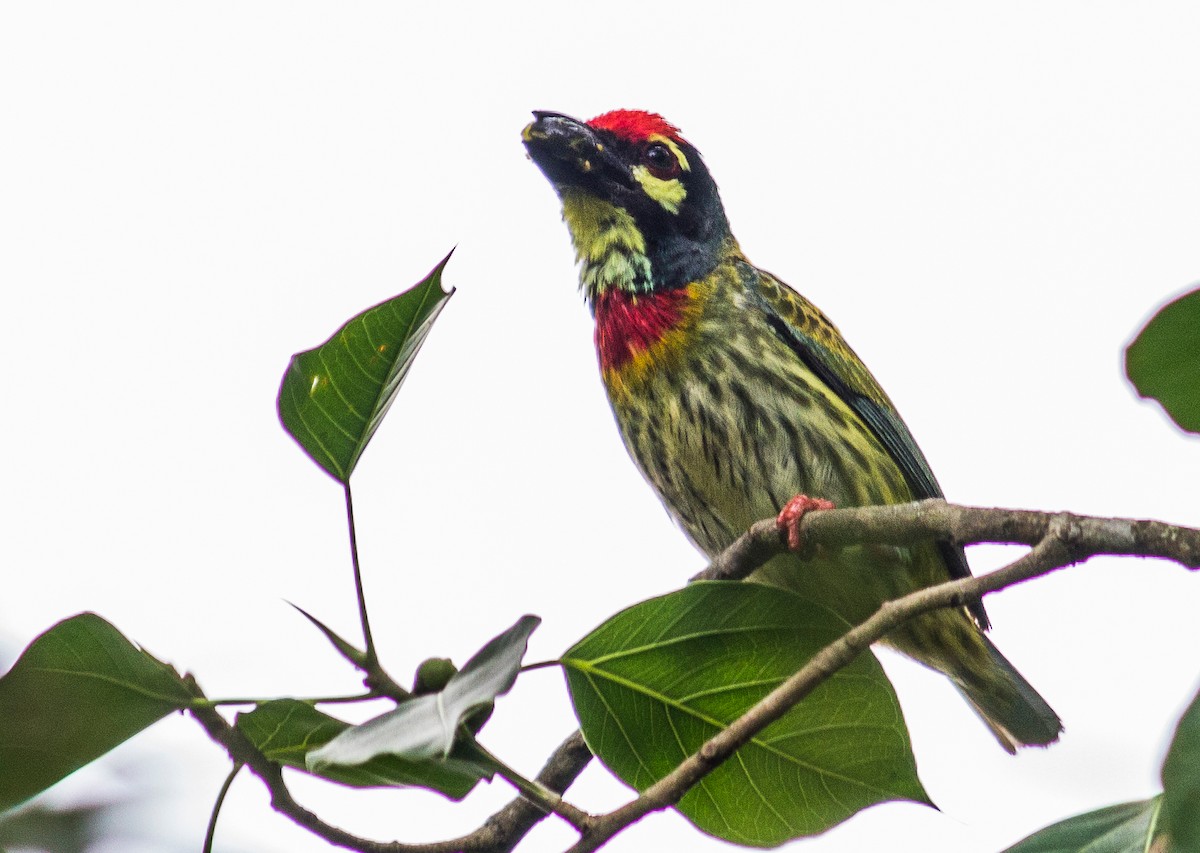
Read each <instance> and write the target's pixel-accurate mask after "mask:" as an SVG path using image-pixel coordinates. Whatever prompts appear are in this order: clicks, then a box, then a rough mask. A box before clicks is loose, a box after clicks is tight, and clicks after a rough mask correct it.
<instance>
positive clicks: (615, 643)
mask: <svg viewBox="0 0 1200 853" xmlns="http://www.w3.org/2000/svg"><path fill="white" fill-rule="evenodd" d="M849 627H850V626H849V625H847V624H846V622H844V621H843V620H842V619H841V618H839V617H838V616H837V615H835V614H833V613H831V612H830V611H828V610H825V609H824V608H821V607H819V606H816V605H814V604H811V603H809V602H806V601H804V600H803V599H801V598H799V597H797V596H795V595H792V594H791V593H788V592H784V591H783V590H779V589H773V588H769V587H765V586H761V585H759V584H753V583H696V584H692V585H690V586H688V587H687V588H685V589H683V590H680V591H679V592H675V593H671V594H670V595H666V596H663V597H661V598H655V599H651V600H650V601H645V602H642V603H641V604H637V605H635V606H633V607H631V608H629V609H628V610H625V611H623V612H621V613H618V614H617V615H616V616H614V617H613V618H612V619H610V620H609V621H608V622H606V623H604V625H602V626H601V627H599V628H598V629H596V630H595V631H594V632H592V633H591V634H590V635H589V636H588V637H586V638H585V639H584V640H582V641H581V642H579V643H578V644H577V645H576V646H575V647H574V648H572V649H571V650H570V651H568V652H567V654H566V655H565V657H564V660H563V664H564V667H565V670H566V674H567V683H568V686H569V688H570V691H571V698H572V701H573V702H574V704H575V712H576V714H577V715H578V716H579V721H580V725H581V727H582V729H583V734H584V737H585V739H586V740H587V743H588V746H590V747H591V748H592V751H593V752H594V753H595V754H596V755H597V756H599V758H600V759H601V760H602V761H603V762H604V763H605V764H606V765H607V766H608V767H609V769H611V770H612V771H613V772H614V773H615V774H616V775H617V776H619V777H620V778H621V779H623V780H624V781H625V782H627V783H628V784H630V785H632V786H633V787H634V788H636V789H638V790H644V789H645V788H647V787H649V786H650V785H651V784H653V783H654V782H656V781H658V780H659V779H661V778H662V777H663V776H665V775H666V774H667V773H668V772H670V771H671V770H673V769H674V768H675V767H676V766H677V765H678V764H679V762H681V761H682V760H683V759H684V758H686V757H687V756H689V755H691V754H692V753H694V752H695V751H696V750H698V749H699V748H700V746H701V744H703V743H704V742H705V741H706V740H708V739H709V738H711V737H712V736H713V735H715V734H717V732H718V731H720V730H721V729H723V728H725V727H726V726H728V724H729V723H731V722H732V721H734V720H736V719H737V718H738V717H740V716H741V715H742V714H743V713H745V712H746V711H747V710H748V709H749V708H750V707H751V706H753V705H754V704H755V703H756V702H758V701H759V700H760V699H762V698H763V697H764V696H766V695H767V693H769V692H770V691H771V690H773V689H774V688H775V687H777V686H779V684H780V683H782V682H783V681H784V680H785V679H787V678H788V677H789V676H791V675H792V674H793V673H794V672H796V671H797V670H799V669H800V668H801V667H802V666H803V665H804V664H805V663H806V662H807V661H808V660H809V659H810V658H811V657H812V656H813V654H814V653H815V652H817V651H818V650H820V649H821V648H823V647H824V646H825V645H827V644H828V643H829V642H831V641H833V640H834V639H836V638H838V637H840V636H841V635H842V634H843V633H845V632H846V630H848V629H849ZM898 799H901V800H913V801H915V802H922V803H928V802H929V799H928V797H927V795H926V794H925V791H924V789H923V788H922V787H921V783H920V781H919V780H918V779H917V773H916V764H915V761H914V759H913V756H912V749H911V746H910V744H909V738H908V730H907V729H906V728H905V725H904V718H903V716H902V714H901V712H900V706H899V703H898V702H897V700H896V695H895V693H894V692H893V690H892V687H891V684H890V683H889V682H888V680H887V678H886V676H884V674H883V670H882V669H881V668H880V666H879V663H878V662H877V661H876V660H875V658H874V656H873V655H871V654H864V655H862V656H860V657H859V659H858V660H856V661H855V662H854V663H853V664H851V665H850V666H849V667H846V668H845V669H843V670H841V671H840V672H838V673H837V674H836V675H834V676H833V677H832V678H831V679H830V680H828V681H827V682H825V683H824V684H822V685H821V686H820V687H818V688H817V689H816V690H815V691H813V693H812V694H811V695H810V696H808V697H807V698H806V699H804V701H802V702H800V703H799V704H798V705H797V706H796V707H795V708H793V709H792V710H791V711H790V712H788V714H787V715H785V716H784V717H783V718H781V719H780V720H777V721H776V722H775V723H773V724H771V725H770V726H768V727H767V728H766V729H765V730H763V731H762V732H760V733H759V735H758V736H757V737H755V738H754V739H753V740H752V741H751V742H750V743H748V744H746V745H745V746H744V747H742V748H741V749H740V750H738V752H737V754H736V755H735V756H734V757H733V758H732V759H731V760H729V761H726V762H725V763H724V764H722V765H721V766H720V767H718V768H717V769H716V770H715V771H714V772H713V773H711V774H709V775H708V776H707V777H706V778H705V779H704V780H703V781H702V782H701V783H700V784H699V785H698V786H696V787H695V788H694V789H693V790H692V791H690V792H689V793H688V794H687V795H686V796H685V797H684V798H683V800H681V801H680V803H679V806H678V808H679V810H680V811H681V812H683V814H684V815H686V816H687V817H688V818H689V819H690V820H691V821H692V822H693V823H695V824H696V825H697V826H698V827H699V828H700V829H702V830H704V831H705V832H708V833H711V834H713V835H716V836H718V837H720V838H724V839H726V840H729V841H734V842H737V843H738V844H747V845H754V846H761V847H770V846H775V845H778V844H782V843H783V842H785V841H787V840H789V839H792V838H797V837H799V836H804V835H815V834H816V833H819V832H823V831H825V830H826V829H828V828H830V827H831V826H833V825H835V824H837V823H839V822H841V821H843V820H845V819H846V818H848V817H850V816H851V815H853V814H854V813H855V812H857V811H859V810H861V809H863V808H866V807H867V806H869V805H872V804H873V803H878V802H882V801H884V800H898Z"/></svg>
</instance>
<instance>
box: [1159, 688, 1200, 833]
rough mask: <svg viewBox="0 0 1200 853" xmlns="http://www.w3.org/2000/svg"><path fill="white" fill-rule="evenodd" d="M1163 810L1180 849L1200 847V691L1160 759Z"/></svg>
mask: <svg viewBox="0 0 1200 853" xmlns="http://www.w3.org/2000/svg"><path fill="white" fill-rule="evenodd" d="M1162 780H1163V813H1164V816H1165V818H1166V824H1167V826H1168V827H1170V832H1171V838H1172V840H1173V842H1174V844H1175V846H1176V847H1177V849H1179V850H1200V693H1198V694H1197V695H1196V698H1195V699H1193V700H1192V704H1191V705H1190V706H1188V709H1187V710H1186V711H1184V713H1183V718H1182V719H1180V721H1179V725H1178V726H1177V727H1176V729H1175V737H1174V738H1173V739H1172V741H1171V746H1170V747H1169V748H1168V749H1167V757H1166V760H1165V761H1163V768H1162Z"/></svg>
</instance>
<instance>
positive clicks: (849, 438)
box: [611, 357, 907, 555]
mask: <svg viewBox="0 0 1200 853" xmlns="http://www.w3.org/2000/svg"><path fill="white" fill-rule="evenodd" d="M713 361H715V364H713V363H711V362H710V363H709V364H708V365H706V366H709V367H711V368H712V369H710V370H705V371H703V372H700V371H694V372H693V371H688V370H681V371H676V372H666V371H664V372H662V373H660V374H658V375H655V376H654V377H652V378H651V379H650V380H649V381H647V382H646V383H645V384H644V385H643V386H642V387H641V388H640V389H637V393H625V394H622V395H613V396H612V397H611V402H612V404H613V411H614V413H615V415H616V420H617V424H618V426H619V427H620V430H621V435H622V438H623V439H624V441H625V444H626V447H627V448H628V449H629V452H630V454H631V455H632V456H633V458H634V460H635V461H636V462H637V464H638V467H639V468H640V469H641V471H642V473H643V474H644V475H645V477H646V479H647V480H648V481H649V482H650V484H651V485H652V486H653V487H654V489H655V490H656V491H657V492H658V495H659V497H660V498H661V499H662V501H663V503H664V504H665V505H666V507H667V510H668V511H669V512H670V513H671V514H672V516H674V517H675V519H676V520H677V521H678V522H679V524H680V525H681V526H682V527H683V529H684V530H685V531H687V533H688V535H689V536H690V537H691V538H692V540H693V541H694V542H695V543H696V545H697V546H698V547H699V548H700V549H701V550H703V551H704V552H705V553H707V554H709V555H713V554H716V553H718V552H720V551H721V550H723V549H724V548H726V547H727V546H728V545H729V544H730V543H731V542H732V541H733V540H734V539H736V538H737V537H738V536H739V535H741V534H742V533H743V532H745V530H746V529H747V528H748V527H749V526H750V525H751V524H753V523H754V522H756V521H758V520H760V519H763V518H768V517H772V516H774V515H775V514H777V513H778V512H779V510H780V509H781V508H782V507H783V505H784V504H785V503H786V502H787V501H788V500H789V499H790V498H791V497H793V496H794V495H796V494H808V495H810V496H812V497H821V498H826V499H827V500H831V501H833V502H834V503H835V504H836V505H838V506H857V505H863V504H872V503H892V502H895V501H897V500H906V499H907V489H906V487H905V485H904V483H903V479H902V475H900V473H899V472H898V471H895V470H889V469H894V468H895V466H894V464H892V463H891V461H890V458H889V457H887V455H886V452H885V451H884V450H883V448H882V447H881V446H880V445H879V444H878V442H877V441H876V440H875V439H874V437H873V436H871V435H870V434H869V433H868V431H867V430H866V427H864V426H863V425H862V424H861V423H860V422H859V421H858V420H857V419H856V418H854V417H853V416H852V415H851V414H850V413H849V412H848V410H845V407H844V406H843V405H841V404H840V401H838V400H837V399H836V398H834V397H832V395H831V394H830V393H829V392H828V391H827V389H825V388H824V386H822V385H819V384H818V383H817V381H816V379H815V378H812V377H811V374H809V375H808V377H805V376H804V375H803V373H801V372H800V371H798V370H796V369H795V368H794V367H792V366H791V365H789V367H792V370H793V372H794V373H795V374H796V375H791V376H789V375H787V374H784V373H778V372H777V373H775V374H772V373H771V371H770V370H767V371H763V375H755V374H753V373H752V374H750V375H749V377H746V376H745V371H741V375H742V377H743V378H742V379H740V380H739V381H737V382H733V381H725V380H723V379H722V378H721V377H722V376H723V374H722V372H721V370H720V367H721V365H722V360H721V359H720V358H719V357H717V358H715V359H713ZM776 379H778V381H775V380H776ZM806 379H807V380H808V381H806ZM839 406H840V408H839Z"/></svg>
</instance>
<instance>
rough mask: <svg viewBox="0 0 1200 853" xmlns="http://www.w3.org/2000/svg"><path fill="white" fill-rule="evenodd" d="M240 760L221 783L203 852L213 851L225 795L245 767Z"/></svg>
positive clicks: (206, 833)
mask: <svg viewBox="0 0 1200 853" xmlns="http://www.w3.org/2000/svg"><path fill="white" fill-rule="evenodd" d="M244 766H245V765H243V764H242V762H240V761H235V762H234V764H233V769H232V770H230V771H229V775H228V776H226V777H225V781H224V782H223V783H222V784H221V790H220V791H218V792H217V801H216V802H215V803H213V810H212V815H210V816H209V818H208V831H207V832H205V833H204V847H203V848H201V850H202V853H212V846H213V838H215V837H216V834H217V815H219V814H220V813H221V806H222V805H224V804H225V795H226V794H228V793H229V787H230V786H231V785H232V784H233V779H234V777H235V776H237V775H238V772H239V771H240V770H241V769H242V767H244Z"/></svg>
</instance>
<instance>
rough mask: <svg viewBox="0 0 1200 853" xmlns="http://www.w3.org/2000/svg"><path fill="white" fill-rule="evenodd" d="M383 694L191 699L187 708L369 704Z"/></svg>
mask: <svg viewBox="0 0 1200 853" xmlns="http://www.w3.org/2000/svg"><path fill="white" fill-rule="evenodd" d="M383 696H384V694H382V693H375V692H368V693H359V694H357V695H355V696H310V697H304V696H300V697H296V696H266V697H263V696H259V697H258V698H252V697H241V696H229V697H223V698H220V699H193V700H192V702H191V704H190V705H189V706H188V707H189V708H219V707H221V706H222V705H262V704H265V703H267V702H275V701H278V700H280V699H294V700H295V701H297V702H303V703H305V704H306V705H336V704H342V705H345V704H349V703H352V702H370V701H371V700H373V699H381V698H383Z"/></svg>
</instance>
